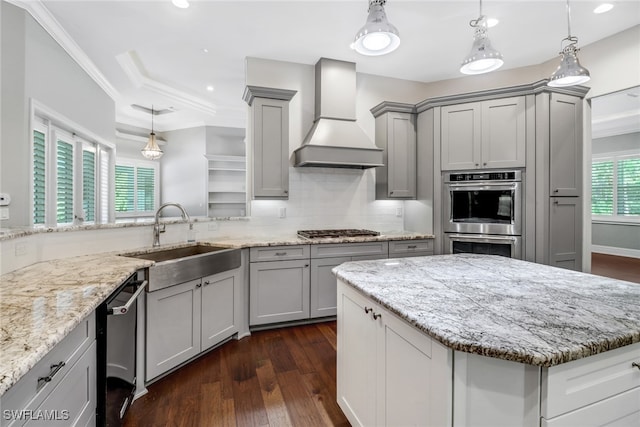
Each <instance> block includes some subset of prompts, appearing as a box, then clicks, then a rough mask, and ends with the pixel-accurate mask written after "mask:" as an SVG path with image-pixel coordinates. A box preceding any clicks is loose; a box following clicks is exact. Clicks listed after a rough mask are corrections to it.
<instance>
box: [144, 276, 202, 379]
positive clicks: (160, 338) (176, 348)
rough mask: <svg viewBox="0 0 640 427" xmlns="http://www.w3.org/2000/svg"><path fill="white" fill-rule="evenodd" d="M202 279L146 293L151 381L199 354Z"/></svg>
mask: <svg viewBox="0 0 640 427" xmlns="http://www.w3.org/2000/svg"><path fill="white" fill-rule="evenodd" d="M201 286H202V281H201V279H196V280H190V281H188V282H184V283H181V284H179V285H174V286H170V287H168V288H164V289H160V290H158V291H153V292H148V293H147V353H146V356H147V372H146V380H147V381H149V380H151V379H153V378H155V377H157V376H158V375H161V374H163V373H165V372H167V371H169V370H170V369H172V368H175V367H176V366H178V365H180V364H182V363H184V362H186V361H187V360H189V359H191V358H192V357H194V356H196V355H197V354H198V353H200V287H201Z"/></svg>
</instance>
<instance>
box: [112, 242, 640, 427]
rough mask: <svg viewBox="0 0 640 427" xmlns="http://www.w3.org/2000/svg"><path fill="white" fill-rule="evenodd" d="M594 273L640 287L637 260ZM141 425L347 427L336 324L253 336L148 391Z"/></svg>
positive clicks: (132, 426)
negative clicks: (339, 392)
mask: <svg viewBox="0 0 640 427" xmlns="http://www.w3.org/2000/svg"><path fill="white" fill-rule="evenodd" d="M592 272H593V274H598V275H602V276H607V277H613V278H617V279H621V280H628V281H632V282H636V283H640V259H636V258H625V257H617V256H612V255H603V254H593V256H592ZM148 389H149V393H148V394H147V395H146V396H143V397H141V398H140V399H138V400H137V401H136V402H134V404H133V405H132V407H131V408H130V409H129V411H128V412H127V415H126V416H125V420H124V426H126V427H138V426H145V427H146V426H185V427H206V426H239V427H241V426H251V427H253V426H305V427H306V426H348V425H349V423H348V421H347V419H346V418H345V417H344V414H343V413H342V411H341V410H340V408H339V407H338V405H337V403H336V323H335V322H326V323H319V324H315V325H306V326H295V327H290V328H282V329H274V330H270V331H259V332H253V333H252V335H251V336H250V337H247V338H244V339H242V340H240V341H235V340H234V341H230V342H228V343H226V344H224V345H223V346H221V347H220V348H218V349H215V350H213V351H212V352H210V353H209V354H206V355H204V356H202V357H201V358H199V359H197V360H195V361H193V362H192V363H190V364H188V365H187V366H184V367H183V368H181V369H179V370H178V371H176V372H174V373H172V374H171V375H169V376H167V377H165V378H163V379H161V380H159V381H157V382H155V383H154V384H152V385H150V386H149V388H148Z"/></svg>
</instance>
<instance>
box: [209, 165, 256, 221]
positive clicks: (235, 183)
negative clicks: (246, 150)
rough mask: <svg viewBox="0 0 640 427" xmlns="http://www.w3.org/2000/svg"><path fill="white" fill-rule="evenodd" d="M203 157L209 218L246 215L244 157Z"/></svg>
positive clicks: (245, 168)
mask: <svg viewBox="0 0 640 427" xmlns="http://www.w3.org/2000/svg"><path fill="white" fill-rule="evenodd" d="M205 157H206V158H207V161H208V171H209V174H208V185H207V192H208V194H207V203H208V212H209V216H210V217H220V216H244V215H246V209H247V193H246V170H247V166H246V164H247V162H246V157H244V156H226V155H212V154H205Z"/></svg>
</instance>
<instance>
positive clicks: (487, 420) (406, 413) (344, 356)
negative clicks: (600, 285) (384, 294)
mask: <svg viewBox="0 0 640 427" xmlns="http://www.w3.org/2000/svg"><path fill="white" fill-rule="evenodd" d="M337 303H338V314H337V316H338V351H337V393H338V396H337V399H338V404H339V405H340V407H341V408H342V410H343V412H344V413H345V415H346V416H347V418H348V419H349V421H350V423H351V424H352V425H354V426H410V425H414V426H415V425H418V426H427V425H430V426H543V427H544V426H603V425H608V426H639V425H640V369H638V368H636V367H635V366H633V365H632V364H633V363H634V362H640V343H636V344H632V345H628V346H624V347H620V348H618V349H615V350H611V351H607V352H604V353H599V354H596V355H594V356H590V357H586V358H582V359H577V360H575V361H571V362H567V363H562V364H559V365H555V366H552V367H541V366H534V365H528V364H524V363H518V362H512V361H507V360H502V359H498V358H493V357H486V356H482V355H478V354H472V353H466V352H460V351H454V350H452V349H450V348H448V347H446V346H444V345H443V344H441V343H440V342H438V341H436V340H435V339H433V338H431V337H430V336H428V335H427V334H425V333H423V332H422V331H420V330H418V329H417V328H415V327H413V326H412V325H410V324H409V323H408V322H407V321H405V320H403V319H401V318H400V317H398V316H396V315H395V314H393V313H391V312H390V311H389V310H387V309H385V308H383V307H382V306H381V305H380V304H377V303H375V302H374V301H373V300H372V299H370V298H367V297H365V296H364V295H363V294H361V293H360V292H358V291H357V290H355V289H354V288H353V287H351V286H350V285H347V284H345V283H344V282H343V281H342V280H340V279H338V302H337Z"/></svg>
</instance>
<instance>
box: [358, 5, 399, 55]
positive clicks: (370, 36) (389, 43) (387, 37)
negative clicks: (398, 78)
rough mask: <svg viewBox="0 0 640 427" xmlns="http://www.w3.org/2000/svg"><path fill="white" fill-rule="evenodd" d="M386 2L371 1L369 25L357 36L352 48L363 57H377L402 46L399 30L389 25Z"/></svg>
mask: <svg viewBox="0 0 640 427" xmlns="http://www.w3.org/2000/svg"><path fill="white" fill-rule="evenodd" d="M385 3H386V0H370V1H369V16H367V23H366V24H365V25H364V26H363V27H362V28H360V31H358V33H357V34H356V37H355V41H354V43H353V45H352V47H353V48H354V49H355V50H356V52H358V53H360V54H362V55H368V56H377V55H385V54H387V53H390V52H393V51H394V50H396V49H397V48H398V46H400V37H399V33H398V29H397V28H396V27H395V26H393V25H392V24H390V23H389V21H388V20H387V14H386V13H385V11H384V4H385Z"/></svg>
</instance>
